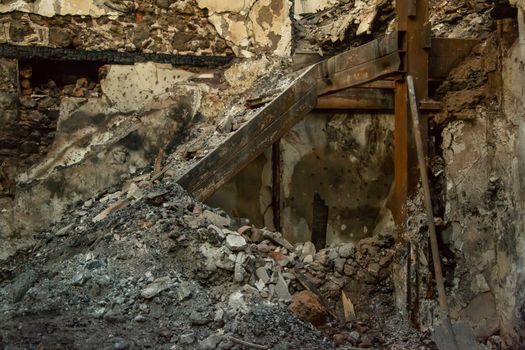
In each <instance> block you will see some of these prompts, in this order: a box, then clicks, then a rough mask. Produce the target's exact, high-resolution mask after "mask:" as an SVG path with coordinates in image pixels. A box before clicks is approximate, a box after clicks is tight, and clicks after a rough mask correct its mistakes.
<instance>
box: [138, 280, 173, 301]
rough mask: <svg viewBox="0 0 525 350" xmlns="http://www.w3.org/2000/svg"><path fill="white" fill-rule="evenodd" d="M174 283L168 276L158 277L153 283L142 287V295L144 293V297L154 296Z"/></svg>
mask: <svg viewBox="0 0 525 350" xmlns="http://www.w3.org/2000/svg"><path fill="white" fill-rule="evenodd" d="M172 285H173V282H172V281H171V279H170V278H169V277H168V276H166V277H161V278H157V279H156V280H155V281H153V283H152V284H150V285H148V286H147V287H146V288H144V289H142V290H141V291H140V295H142V297H143V298H146V299H151V298H153V297H154V296H156V295H158V294H159V293H160V292H162V291H164V290H166V289H168V288H171V286H172Z"/></svg>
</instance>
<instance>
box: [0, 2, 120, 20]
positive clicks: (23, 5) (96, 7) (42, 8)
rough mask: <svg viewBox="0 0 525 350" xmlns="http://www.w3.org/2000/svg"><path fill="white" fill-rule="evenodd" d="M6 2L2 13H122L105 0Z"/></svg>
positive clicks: (93, 14)
mask: <svg viewBox="0 0 525 350" xmlns="http://www.w3.org/2000/svg"><path fill="white" fill-rule="evenodd" d="M6 2H7V3H6V4H0V13H5V12H12V11H20V12H27V13H34V14H38V15H41V16H46V17H52V16H56V15H60V16H66V15H72V16H91V17H100V16H107V15H119V14H120V12H118V11H115V10H113V9H111V8H110V7H107V6H105V5H104V3H105V1H103V0H68V1H57V0H37V1H34V2H28V1H24V0H8V1H6Z"/></svg>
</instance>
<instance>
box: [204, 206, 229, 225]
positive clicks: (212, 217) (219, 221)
mask: <svg viewBox="0 0 525 350" xmlns="http://www.w3.org/2000/svg"><path fill="white" fill-rule="evenodd" d="M202 216H203V217H204V218H205V219H206V220H208V222H209V223H210V224H213V225H215V226H218V227H228V226H230V223H231V219H230V218H225V217H224V216H220V215H219V214H215V213H214V212H212V211H210V210H205V211H204V212H203V213H202Z"/></svg>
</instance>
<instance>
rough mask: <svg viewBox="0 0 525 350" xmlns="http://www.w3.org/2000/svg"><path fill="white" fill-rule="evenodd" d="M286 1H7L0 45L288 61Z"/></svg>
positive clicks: (1, 13)
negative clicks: (264, 57) (264, 55)
mask: <svg viewBox="0 0 525 350" xmlns="http://www.w3.org/2000/svg"><path fill="white" fill-rule="evenodd" d="M289 13H290V2H289V1H288V0H252V1H250V2H243V3H239V4H234V5H232V4H230V2H228V1H203V0H199V1H193V0H185V1H172V0H157V1H153V0H136V1H118V2H117V1H100V0H90V1H63V0H53V1H52V0H42V1H36V2H28V1H23V0H16V1H8V2H7V3H5V4H0V43H10V44H16V45H42V46H51V47H61V48H76V49H84V50H118V51H141V52H153V53H169V54H184V55H227V54H232V53H233V54H235V55H237V56H241V57H251V56H253V55H254V54H260V53H267V54H272V55H278V56H286V55H289V53H290V50H291V35H292V34H291V19H290V15H289Z"/></svg>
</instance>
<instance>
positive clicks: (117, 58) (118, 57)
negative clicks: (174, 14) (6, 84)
mask: <svg viewBox="0 0 525 350" xmlns="http://www.w3.org/2000/svg"><path fill="white" fill-rule="evenodd" d="M0 57H5V58H12V59H24V60H31V59H46V60H61V61H96V62H103V63H113V64H133V63H137V62H156V63H167V64H172V65H176V66H194V67H217V66H222V65H226V64H228V63H230V61H231V60H232V59H233V56H191V55H169V54H154V53H140V52H118V51H81V50H73V49H60V48H52V47H42V46H19V45H11V44H1V45H0Z"/></svg>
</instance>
